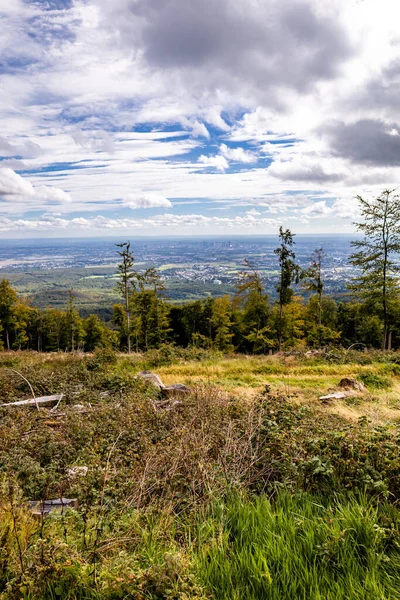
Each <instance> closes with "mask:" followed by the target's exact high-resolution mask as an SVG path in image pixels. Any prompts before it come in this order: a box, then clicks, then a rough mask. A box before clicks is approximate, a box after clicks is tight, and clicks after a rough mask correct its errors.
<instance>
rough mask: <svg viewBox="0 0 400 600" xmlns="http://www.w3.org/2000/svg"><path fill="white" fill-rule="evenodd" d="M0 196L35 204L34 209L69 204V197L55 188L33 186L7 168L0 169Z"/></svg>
mask: <svg viewBox="0 0 400 600" xmlns="http://www.w3.org/2000/svg"><path fill="white" fill-rule="evenodd" d="M0 196H4V197H5V198H6V199H7V198H12V199H13V201H14V202H15V201H16V200H17V201H22V202H27V201H29V203H30V204H31V203H32V202H34V203H35V207H36V208H40V207H41V204H42V205H43V206H44V205H46V203H48V202H49V203H54V204H68V203H70V202H71V196H70V195H69V194H67V193H66V192H64V190H61V189H59V188H56V187H50V186H33V185H32V184H31V182H30V181H29V180H28V179H26V178H24V177H21V175H18V174H17V173H15V172H14V171H13V170H12V169H9V168H0Z"/></svg>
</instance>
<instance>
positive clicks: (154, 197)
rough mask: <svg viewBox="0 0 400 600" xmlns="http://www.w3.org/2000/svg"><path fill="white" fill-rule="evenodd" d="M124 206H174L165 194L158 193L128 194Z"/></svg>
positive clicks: (134, 207)
mask: <svg viewBox="0 0 400 600" xmlns="http://www.w3.org/2000/svg"><path fill="white" fill-rule="evenodd" d="M123 205H124V206H126V207H127V208H132V209H136V208H160V207H162V208H172V204H171V202H170V201H169V200H168V198H165V196H160V195H158V194H142V195H135V194H128V195H127V196H126V198H125V199H124V203H123Z"/></svg>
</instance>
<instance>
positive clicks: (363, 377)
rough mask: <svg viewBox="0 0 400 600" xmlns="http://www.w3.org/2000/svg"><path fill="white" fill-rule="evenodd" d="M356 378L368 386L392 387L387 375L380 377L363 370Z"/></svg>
mask: <svg viewBox="0 0 400 600" xmlns="http://www.w3.org/2000/svg"><path fill="white" fill-rule="evenodd" d="M358 379H359V380H360V381H362V382H363V384H364V385H366V386H367V387H369V388H375V389H378V390H387V389H389V388H391V387H392V382H391V381H390V379H388V378H387V377H382V376H381V375H377V374H376V373H372V372H365V371H364V372H363V373H360V374H359V375H358Z"/></svg>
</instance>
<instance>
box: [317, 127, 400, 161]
mask: <svg viewBox="0 0 400 600" xmlns="http://www.w3.org/2000/svg"><path fill="white" fill-rule="evenodd" d="M326 134H327V136H328V139H329V142H330V145H331V148H332V151H333V153H334V154H335V155H337V156H340V157H343V158H347V159H349V160H351V161H352V162H355V163H361V164H367V165H374V166H398V165H400V125H399V124H398V123H395V122H392V123H387V122H385V121H382V120H380V119H361V120H359V121H355V122H353V123H344V122H336V123H332V124H330V125H329V127H327V130H326Z"/></svg>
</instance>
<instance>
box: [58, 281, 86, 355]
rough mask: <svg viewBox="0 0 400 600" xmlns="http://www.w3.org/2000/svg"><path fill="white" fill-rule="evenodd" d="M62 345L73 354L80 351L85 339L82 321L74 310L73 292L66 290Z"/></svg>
mask: <svg viewBox="0 0 400 600" xmlns="http://www.w3.org/2000/svg"><path fill="white" fill-rule="evenodd" d="M62 333H63V345H64V347H65V349H66V350H70V351H71V352H74V351H75V350H78V349H82V347H83V342H84V338H85V330H84V327H83V320H82V318H81V317H80V315H79V313H78V311H77V310H76V308H75V296H74V292H73V290H68V301H67V308H66V310H65V313H64V319H63V331H62Z"/></svg>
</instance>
